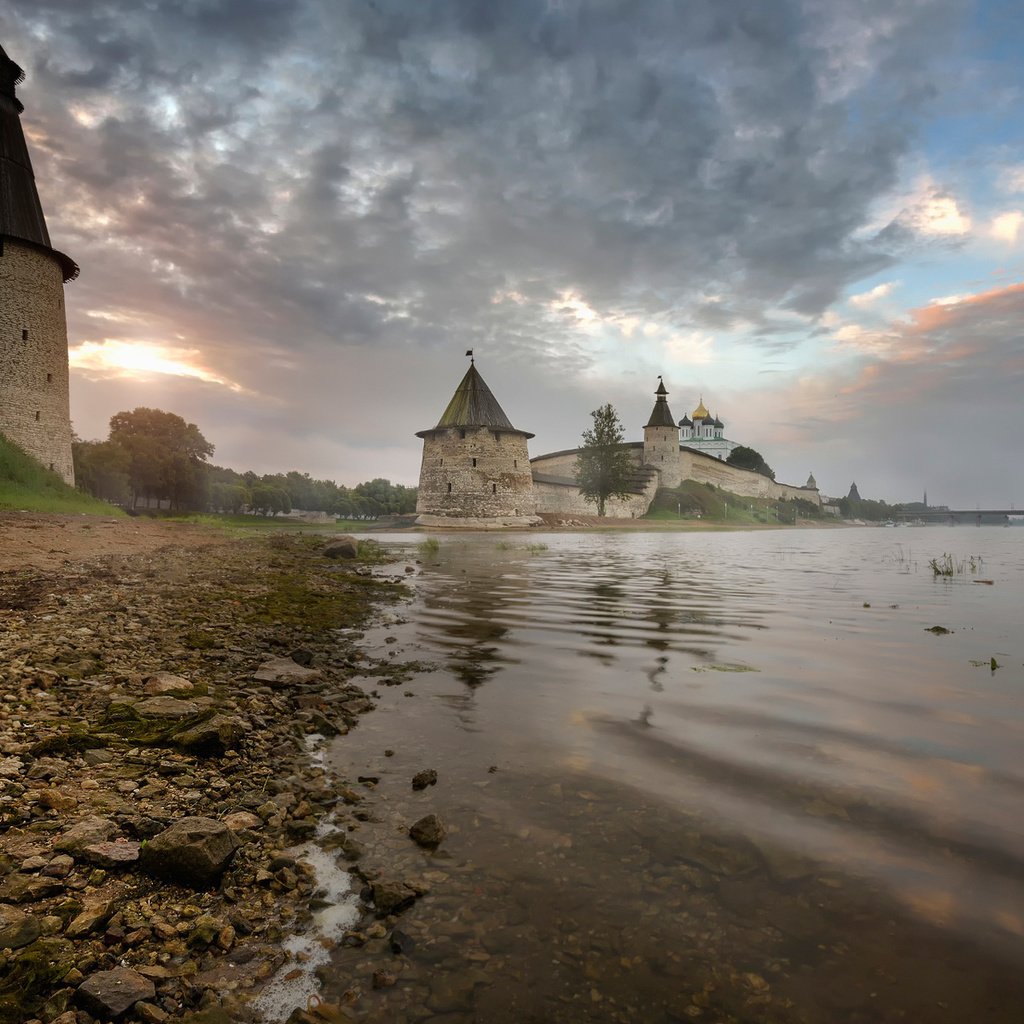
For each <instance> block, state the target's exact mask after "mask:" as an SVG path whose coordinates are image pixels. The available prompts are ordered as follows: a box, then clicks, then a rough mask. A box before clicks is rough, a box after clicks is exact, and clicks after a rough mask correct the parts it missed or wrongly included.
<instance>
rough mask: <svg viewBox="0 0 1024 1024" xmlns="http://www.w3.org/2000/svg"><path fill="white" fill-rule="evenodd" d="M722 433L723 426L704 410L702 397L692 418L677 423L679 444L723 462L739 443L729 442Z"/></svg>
mask: <svg viewBox="0 0 1024 1024" xmlns="http://www.w3.org/2000/svg"><path fill="white" fill-rule="evenodd" d="M724 431H725V424H724V423H723V422H722V421H721V420H720V419H719V418H718V417H717V416H712V415H711V413H709V412H708V411H707V409H705V408H704V396H703V395H701V398H700V404H699V405H698V406H697V408H696V409H694V410H693V414H692V417H691V416H684V417H683V418H682V419H681V420H680V421H679V443H680V444H682V445H683V446H684V447H686V448H693V449H694V450H696V451H698V452H703V453H704V454H705V455H710V456H712V457H713V458H716V459H721V460H722V461H723V462H725V461H726V459H728V458H729V453H730V452H731V451H732V450H733V448H739V447H740V443H739V441H730V440H729V439H728V438H727V437H725V435H724Z"/></svg>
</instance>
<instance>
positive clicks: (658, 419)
mask: <svg viewBox="0 0 1024 1024" xmlns="http://www.w3.org/2000/svg"><path fill="white" fill-rule="evenodd" d="M654 394H655V401H654V408H653V409H652V410H651V417H650V419H649V420H648V421H647V423H646V425H645V426H644V465H645V466H653V467H654V468H655V469H659V470H661V484H662V486H663V487H676V486H677V485H678V484H679V427H678V426H676V421H675V420H674V419H673V418H672V410H671V409H669V407H668V391H667V390H666V389H665V382H664V381H663V380H662V379H661V377H659V378H658V390H657V391H655V392H654Z"/></svg>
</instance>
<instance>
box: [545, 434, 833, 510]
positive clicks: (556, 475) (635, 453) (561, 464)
mask: <svg viewBox="0 0 1024 1024" xmlns="http://www.w3.org/2000/svg"><path fill="white" fill-rule="evenodd" d="M658 431H659V434H660V433H662V432H664V428H658ZM658 441H659V442H663V441H664V439H663V438H660V437H659V438H658ZM628 447H629V448H630V453H631V455H632V457H633V459H634V460H635V461H636V463H637V465H638V466H639V465H648V466H651V467H652V468H653V469H656V470H657V471H658V472H657V473H655V474H652V475H651V479H650V480H649V481H648V483H647V485H646V486H645V487H644V490H643V493H642V494H635V495H630V496H629V497H628V498H611V499H609V501H608V502H607V506H606V513H607V515H609V516H614V517H616V518H623V519H635V518H640V517H641V516H643V515H645V514H646V513H647V509H648V508H650V505H651V502H652V501H653V500H654V496H655V494H656V493H657V492H658V488H659V487H669V488H671V487H678V486H679V484H680V483H682V482H683V481H684V480H695V481H697V482H698V483H709V484H714V485H715V486H716V487H721V488H723V489H724V490H727V491H732V492H733V493H734V494H739V495H742V496H743V497H747V498H762V499H766V500H768V501H791V500H793V499H796V498H802V499H803V500H804V501H809V502H811V503H812V504H814V505H818V506H820V505H821V495H820V494H819V493H818V491H817V490H815V489H814V488H809V487H794V486H793V485H791V484H782V483H776V482H775V481H774V480H772V479H771V478H770V477H766V476H762V475H761V474H760V473H755V472H753V471H752V470H748V469H739V468H738V467H736V466H730V465H728V464H727V463H725V462H722V461H721V460H720V459H717V458H715V457H714V456H712V455H705V454H703V453H702V452H695V451H692V450H690V449H688V448H685V447H683V446H681V445H679V444H678V442H676V449H677V450H676V452H675V458H674V459H673V458H672V453H671V451H669V450H668V449H665V448H664V444H663V443H659V444H658V446H657V447H652V446H651V445H650V444H648V445H644V444H642V443H640V442H633V443H631V444H629V445H628ZM578 453H579V449H578V448H573V449H569V450H567V451H560V452H552V453H551V454H550V455H538V456H537V457H536V458H534V459H533V460H532V462H531V465H532V466H533V475H534V490H535V491H536V492H537V511H538V512H556V513H566V514H573V515H594V514H595V511H596V506H595V505H594V504H593V502H587V501H584V499H583V496H582V495H581V494H580V492H579V488H578V487H576V485H575V479H576V458H577V455H578ZM652 457H653V459H654V461H653V462H652V461H650V460H651V458H652Z"/></svg>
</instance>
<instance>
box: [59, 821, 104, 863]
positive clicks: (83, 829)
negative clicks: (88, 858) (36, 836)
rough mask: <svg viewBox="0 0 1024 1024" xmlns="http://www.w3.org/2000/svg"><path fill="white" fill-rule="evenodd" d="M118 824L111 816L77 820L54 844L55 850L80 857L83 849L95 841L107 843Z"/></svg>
mask: <svg viewBox="0 0 1024 1024" xmlns="http://www.w3.org/2000/svg"><path fill="white" fill-rule="evenodd" d="M116 831H117V825H115V824H114V822H112V821H111V820H110V819H109V818H100V817H97V816H95V815H93V816H91V817H88V818H83V819H82V820H81V821H78V822H75V824H74V825H72V826H71V828H69V829H68V830H67V832H65V833H64V834H63V835H62V836H61V837H60V839H58V840H57V842H55V843H54V844H53V848H54V849H55V850H59V851H61V852H62V853H70V854H71V856H72V857H80V856H81V855H82V850H84V849H85V847H87V846H91V845H92V844H93V843H105V842H106V841H107V840H108V839H109V838H110V837H111V836H112V835H113V834H114V833H115V832H116Z"/></svg>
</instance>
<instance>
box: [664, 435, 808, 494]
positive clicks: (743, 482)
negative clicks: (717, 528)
mask: <svg viewBox="0 0 1024 1024" xmlns="http://www.w3.org/2000/svg"><path fill="white" fill-rule="evenodd" d="M679 461H680V472H681V475H682V479H684V480H696V481H697V482H698V483H708V484H714V485H715V486H716V487H722V488H724V489H725V490H727V491H732V492H733V494H742V495H743V496H744V497H746V498H765V499H767V500H769V501H779V500H792V499H795V498H802V499H803V500H804V501H809V502H811V503H812V504H814V505H821V495H820V494H819V493H818V491H816V490H814V489H813V488H809V487H794V486H792V485H791V484H780V483H776V482H775V481H774V480H772V479H771V478H770V477H766V476H762V475H761V474H760V473H754V472H752V471H751V470H749V469H739V468H737V467H736V466H730V465H728V463H725V462H722V461H721V460H720V459H716V458H714V456H711V455H702V454H701V453H700V452H691V451H688V450H687V449H685V448H684V449H683V450H681V451H680V453H679Z"/></svg>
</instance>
